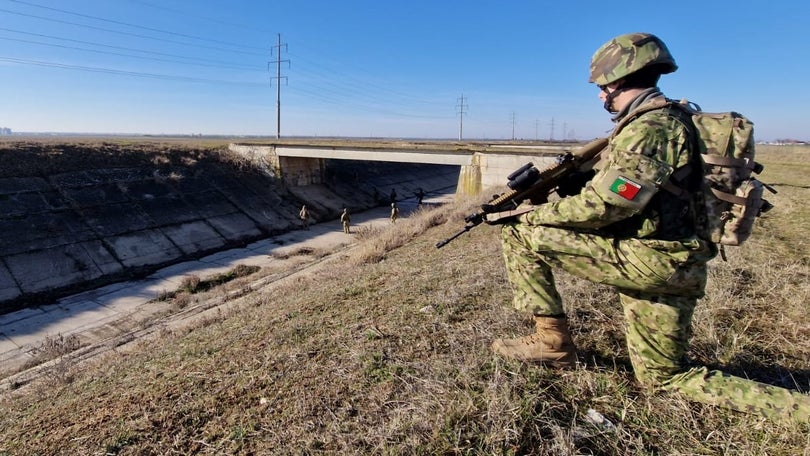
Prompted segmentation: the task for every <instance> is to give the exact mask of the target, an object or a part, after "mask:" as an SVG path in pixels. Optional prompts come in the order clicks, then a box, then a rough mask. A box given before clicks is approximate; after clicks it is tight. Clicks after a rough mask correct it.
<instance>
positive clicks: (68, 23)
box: [0, 8, 262, 56]
mask: <svg viewBox="0 0 810 456" xmlns="http://www.w3.org/2000/svg"><path fill="white" fill-rule="evenodd" d="M0 12H4V13H9V14H16V15H18V16H25V17H30V18H34V19H41V20H44V21H50V22H56V23H59V24H67V25H74V26H76V27H82V28H87V29H91V30H97V31H101V32H107V33H115V34H119V35H126V36H134V37H136V38H146V39H148V40H155V41H160V42H163V43H173V44H180V45H183V46H194V47H200V48H205V49H211V50H216V51H223V52H236V53H239V54H247V55H257V56H259V55H262V54H259V53H256V52H248V51H238V50H233V49H225V48H220V47H215V46H205V45H201V44H193V43H188V42H184V41H177V40H169V39H165V38H157V37H154V36H149V35H141V34H138V33H130V32H122V31H120V30H112V29H108V28H104V27H96V26H93V25H86V24H79V23H78V22H70V21H63V20H60V19H53V18H49V17H44V16H37V15H35V14H26V13H20V12H17V11H11V10H7V9H4V8H0Z"/></svg>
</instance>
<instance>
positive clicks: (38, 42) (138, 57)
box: [0, 36, 255, 70]
mask: <svg viewBox="0 0 810 456" xmlns="http://www.w3.org/2000/svg"><path fill="white" fill-rule="evenodd" d="M0 40H6V41H16V42H18V43H26V44H36V45H38V46H49V47H56V48H60V49H71V50H75V51H82V52H93V53H96V54H106V55H116V56H119V57H130V58H134V59H145V60H152V61H156V62H169V63H177V64H180V65H196V66H203V67H211V68H227V69H244V68H245V67H243V68H236V67H229V66H223V65H212V64H209V63H194V62H181V61H177V60H168V59H161V58H157V57H147V56H143V55H133V54H122V53H120V52H111V51H102V50H99V49H86V48H80V47H76V46H65V45H61V44H53V43H43V42H41V41H33V40H23V39H19V38H7V37H2V36H0ZM180 58H184V57H180ZM254 70H255V68H254Z"/></svg>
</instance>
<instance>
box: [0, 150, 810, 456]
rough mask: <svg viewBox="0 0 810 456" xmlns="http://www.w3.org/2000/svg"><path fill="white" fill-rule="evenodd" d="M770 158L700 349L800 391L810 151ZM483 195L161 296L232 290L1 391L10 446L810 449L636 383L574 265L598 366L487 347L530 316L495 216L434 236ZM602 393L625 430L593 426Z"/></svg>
mask: <svg viewBox="0 0 810 456" xmlns="http://www.w3.org/2000/svg"><path fill="white" fill-rule="evenodd" d="M761 161H763V162H764V163H765V164H766V168H767V169H766V174H765V177H764V178H765V179H766V180H767V181H769V182H772V183H774V184H776V188H777V189H778V190H779V194H778V195H770V196H769V197H768V198H769V199H770V200H771V201H772V202H773V203H774V204H775V205H776V208H775V209H774V210H773V211H772V212H770V213H768V214H767V215H766V216H765V217H763V218H762V219H761V223H760V226H759V228H758V231H757V233H756V236H755V238H753V239H752V240H750V241H749V244H748V245H747V246H746V248H745V249H729V250H730V251H729V261H728V262H727V263H724V262H722V261H721V260H720V259H717V260H715V261H714V262H713V263H712V265H711V278H710V284H709V287H708V289H707V296H706V298H704V299H703V300H702V301H701V304H700V306H699V309H698V311H697V313H696V315H695V319H694V325H695V328H694V329H695V334H694V341H693V349H692V352H691V353H690V355H691V356H692V358H694V359H695V360H696V361H698V362H701V363H705V364H710V365H713V366H717V365H721V366H725V369H726V370H728V371H729V372H732V373H735V374H738V375H747V376H749V377H751V378H755V379H759V380H763V381H768V382H771V383H775V384H780V385H790V386H793V387H795V388H799V389H802V390H803V391H805V392H806V391H808V390H809V389H810V343H808V340H809V339H810V323H808V320H807V318H806V316H807V303H808V302H810V287H808V285H807V284H808V282H809V281H808V277H809V276H810V262H809V261H808V258H810V255H808V254H809V253H810V249H808V240H807V233H806V227H807V226H810V224H809V223H810V209H808V207H807V201H810V189H808V186H807V176H808V175H809V174H810V155H808V154H807V153H806V152H803V153H795V152H794V153H790V154H784V153H780V152H768V153H763V154H761ZM470 207H472V206H470V205H469V204H468V205H466V206H463V205H461V207H458V208H455V209H454V210H453V212H452V214H450V215H448V214H447V213H445V212H443V211H444V210H446V209H442V210H435V211H425V212H423V213H420V214H417V215H414V216H412V217H409V218H408V219H402V220H401V222H402V223H398V224H397V225H396V226H394V227H388V228H386V229H384V230H379V231H375V232H365V233H361V234H359V235H358V238H359V241H360V242H359V245H358V246H357V247H356V248H354V249H353V250H350V251H347V252H339V253H336V254H334V255H332V256H328V257H326V259H322V260H323V261H321V263H320V264H321V266H320V267H318V268H312V269H310V270H308V271H307V272H306V273H304V274H299V275H296V276H291V277H289V278H288V279H287V280H286V281H278V282H274V283H272V284H270V285H268V286H266V287H265V288H264V289H262V290H259V291H254V292H252V293H249V294H246V295H243V296H241V297H238V298H234V299H230V300H229V298H227V296H234V294H228V293H227V292H226V291H224V290H218V289H211V290H208V291H205V292H203V293H198V294H192V295H191V296H189V294H188V293H187V292H186V293H178V294H177V295H175V296H174V297H170V296H167V299H169V301H167V306H171V305H172V303H171V301H170V299H178V298H179V297H182V299H183V302H182V306H188V305H195V303H200V302H204V301H207V302H210V301H211V300H220V301H223V302H225V301H228V303H227V304H228V305H227V307H224V308H223V309H224V310H222V311H220V312H216V313H213V314H209V315H208V317H206V318H203V319H198V320H196V321H195V322H193V323H192V324H186V325H182V326H178V325H174V326H173V325H168V324H167V325H166V327H165V328H166V329H165V330H163V331H162V332H161V333H160V337H157V338H151V339H147V340H143V341H141V342H139V343H135V344H131V345H130V346H127V347H122V348H121V349H119V350H117V351H115V352H112V353H109V354H107V355H105V356H103V357H101V358H98V359H94V360H92V361H89V362H85V363H83V364H81V365H77V366H67V367H66V366H62V367H61V370H60V371H58V372H54V373H53V374H52V375H48V374H47V372H46V375H44V376H43V377H42V380H41V381H39V382H35V383H33V384H30V385H26V386H25V387H22V388H19V389H18V390H12V391H5V392H3V393H2V398H0V408H2V410H3V413H2V415H0V454H105V453H106V454H554V455H573V454H606V455H627V454H638V455H642V454H645V455H646V454H738V455H760V454H770V455H796V454H807V448H808V447H810V437H808V435H810V434H809V433H808V431H810V426H807V425H795V424H776V423H771V422H769V421H765V420H762V419H759V418H756V417H753V416H749V415H745V414H741V413H735V412H729V411H725V410H722V409H718V408H714V407H710V406H704V405H700V404H692V403H689V402H686V401H685V400H683V399H682V398H680V397H678V396H676V395H667V394H651V393H648V392H645V391H643V390H641V389H640V388H638V387H637V386H636V385H635V384H634V382H633V377H632V372H631V371H630V367H629V361H628V357H627V352H626V349H625V347H624V339H623V337H624V336H623V330H622V324H623V322H622V317H621V310H620V308H619V305H618V301H617V298H616V296H615V294H614V293H612V292H611V291H610V290H609V289H606V288H603V287H599V286H595V285H592V284H590V283H588V282H586V281H583V280H579V279H575V278H573V277H570V276H567V275H564V274H559V276H558V282H559V285H560V288H561V292H562V293H563V296H564V297H565V298H566V301H567V305H568V311H569V315H570V317H571V320H572V330H573V332H574V336H575V339H576V342H577V344H578V346H579V349H580V355H581V357H582V359H583V360H584V361H585V365H583V366H581V367H579V368H577V369H576V370H571V371H557V370H551V369H545V368H541V367H535V366H527V365H523V364H521V363H518V362H512V361H506V360H503V359H499V358H497V357H495V356H493V355H492V353H491V352H490V350H489V344H490V342H491V340H492V339H493V338H494V337H498V336H510V335H519V334H526V333H528V332H530V331H531V328H530V327H529V326H528V321H526V320H524V319H523V318H521V316H519V315H517V314H516V313H514V312H513V311H511V310H510V309H509V302H510V299H511V292H510V290H509V288H508V285H507V283H506V282H505V277H504V269H503V264H502V259H501V252H500V246H499V243H498V238H497V230H496V228H494V227H489V226H481V227H479V228H476V229H475V230H473V231H472V232H471V233H470V234H468V235H464V236H462V237H460V238H459V239H457V240H456V241H454V242H453V243H451V244H450V245H448V246H446V247H444V248H443V249H441V250H437V249H435V248H434V244H435V243H436V242H437V241H438V240H441V239H443V238H445V237H447V236H449V235H450V234H452V233H453V232H455V230H457V229H459V228H460V227H461V226H462V225H463V222H462V220H461V217H462V216H463V215H464V214H465V213H467V212H468V211H469V210H470ZM445 222H446V223H445ZM300 253H301V255H302V257H304V256H307V255H309V253H308V252H306V251H302V252H300ZM322 255H323V253H319V254H318V256H319V257H320V256H322ZM257 274H262V272H259V273H257ZM240 280H244V279H240ZM236 286H237V287H238V286H244V283H241V284H237V285H236ZM238 294H239V293H236V295H238ZM57 374H58V375H57ZM588 409H594V410H596V411H597V412H599V413H600V414H602V415H603V416H604V417H606V418H607V419H608V420H610V421H611V422H612V423H613V424H614V425H615V427H612V428H610V427H608V428H606V427H602V428H598V427H595V426H594V425H592V424H589V423H588V422H587V420H586V419H585V416H586V412H587V411H588Z"/></svg>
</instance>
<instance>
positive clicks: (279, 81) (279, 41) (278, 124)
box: [267, 33, 290, 138]
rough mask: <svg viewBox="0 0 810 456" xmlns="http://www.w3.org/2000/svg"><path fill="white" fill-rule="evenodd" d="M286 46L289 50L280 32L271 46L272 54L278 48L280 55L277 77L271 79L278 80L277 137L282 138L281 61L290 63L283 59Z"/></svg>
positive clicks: (285, 78) (277, 63)
mask: <svg viewBox="0 0 810 456" xmlns="http://www.w3.org/2000/svg"><path fill="white" fill-rule="evenodd" d="M282 47H284V50H287V44H286V43H284V44H283V45H282V44H281V33H279V34H278V44H276V45H275V46H273V47H272V48H270V54H271V55H272V53H273V49H278V55H277V56H276V60H275V63H276V77H274V78H273V77H271V78H270V80H271V81H272V80H273V79H275V80H276V81H277V82H276V138H281V62H287V64H289V63H290V61H289V60H288V59H285V60H282V59H281V48H282ZM270 63H272V62H267V68H268V70H269V69H270ZM284 80H285V81H287V77H286V76H284Z"/></svg>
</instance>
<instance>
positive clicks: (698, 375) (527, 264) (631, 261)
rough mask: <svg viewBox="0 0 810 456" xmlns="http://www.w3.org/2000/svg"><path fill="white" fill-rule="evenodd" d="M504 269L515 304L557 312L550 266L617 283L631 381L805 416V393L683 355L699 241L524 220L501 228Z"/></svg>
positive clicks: (704, 252) (698, 275) (701, 259)
mask: <svg viewBox="0 0 810 456" xmlns="http://www.w3.org/2000/svg"><path fill="white" fill-rule="evenodd" d="M502 243H503V253H504V259H505V264H506V271H507V276H508V278H509V281H510V282H511V284H512V288H513V290H514V305H515V307H516V308H517V309H518V310H521V311H526V312H531V313H532V314H534V315H538V316H539V315H545V316H551V315H563V314H564V313H565V312H564V310H563V304H562V298H561V297H560V294H559V293H558V292H557V288H556V286H555V283H554V276H553V274H552V269H553V268H559V269H562V270H565V271H567V272H569V273H571V274H572V275H575V276H578V277H582V278H585V279H587V280H590V281H592V282H596V283H602V284H606V285H612V286H614V287H616V289H617V291H618V293H619V298H620V301H621V305H622V308H623V313H624V317H625V328H626V340H627V347H628V353H629V356H630V362H631V364H632V365H633V370H634V374H635V377H636V380H637V381H638V382H639V383H641V384H642V385H644V386H646V387H651V388H658V389H663V390H675V391H678V392H680V393H681V394H683V395H684V396H686V397H687V398H689V399H691V400H694V401H697V402H702V403H707V404H712V405H717V406H722V407H726V408H730V409H733V410H738V411H744V412H750V413H756V414H758V415H760V416H764V417H768V418H771V419H774V420H781V419H788V420H790V419H793V420H796V421H800V422H810V396H808V395H805V394H801V393H799V392H796V391H791V390H788V389H785V388H779V387H776V386H772V385H767V384H763V383H759V382H755V381H751V380H747V379H744V378H740V377H735V376H732V375H729V374H726V373H724V372H722V371H719V370H709V369H707V368H706V367H702V366H697V367H689V366H688V365H687V361H686V355H687V351H688V349H689V339H690V337H691V329H692V314H693V311H694V309H695V305H696V303H697V299H698V298H699V297H701V296H702V295H703V291H704V288H705V285H706V276H707V273H706V262H707V261H708V260H710V259H711V258H713V257H714V255H715V254H716V250H715V249H714V248H711V247H709V246H707V245H706V244H705V243H703V242H702V241H698V240H694V241H692V242H686V243H681V242H671V241H657V240H640V239H627V240H616V239H613V238H609V237H603V236H598V235H595V234H589V233H586V232H581V231H576V230H571V229H564V228H556V227H547V226H531V225H526V224H520V223H516V224H509V225H506V226H504V228H503V231H502Z"/></svg>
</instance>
